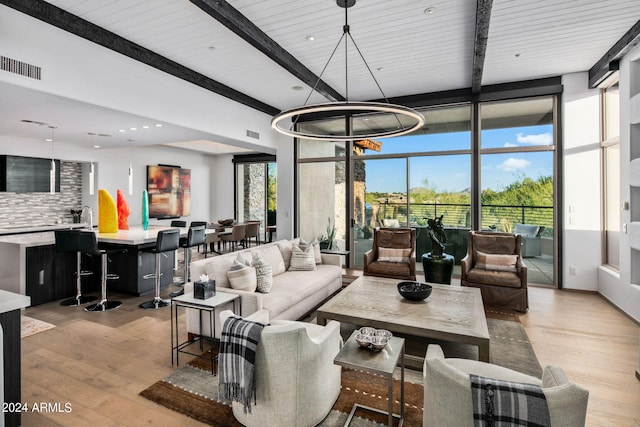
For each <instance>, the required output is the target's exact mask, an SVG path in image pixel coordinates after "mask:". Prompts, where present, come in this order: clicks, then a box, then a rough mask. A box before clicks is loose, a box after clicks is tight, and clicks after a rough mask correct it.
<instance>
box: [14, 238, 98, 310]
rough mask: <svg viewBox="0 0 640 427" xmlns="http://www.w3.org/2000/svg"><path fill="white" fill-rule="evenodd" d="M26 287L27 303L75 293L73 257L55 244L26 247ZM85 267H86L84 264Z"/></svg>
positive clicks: (36, 302) (41, 301)
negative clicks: (28, 298)
mask: <svg viewBox="0 0 640 427" xmlns="http://www.w3.org/2000/svg"><path fill="white" fill-rule="evenodd" d="M25 262H26V287H27V295H29V296H30V297H31V305H39V304H44V303H47V302H51V301H55V300H59V299H63V298H69V297H72V296H74V295H76V283H75V270H76V257H75V254H72V253H58V252H57V251H56V248H55V245H47V246H34V247H29V248H26V261H25ZM85 269H86V267H85Z"/></svg>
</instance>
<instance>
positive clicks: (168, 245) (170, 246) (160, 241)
mask: <svg viewBox="0 0 640 427" xmlns="http://www.w3.org/2000/svg"><path fill="white" fill-rule="evenodd" d="M179 247H180V230H178V229H176V228H171V229H169V230H162V231H159V232H158V237H157V238H156V247H155V248H154V249H153V250H152V251H151V252H152V253H154V254H155V255H156V272H155V273H151V274H145V275H144V276H142V278H143V279H155V282H156V295H155V297H154V298H153V300H151V301H147V302H143V303H142V304H140V307H141V308H144V309H146V310H155V309H157V308H161V307H166V306H168V305H169V301H165V300H163V299H162V298H160V277H161V276H162V273H160V257H161V256H165V257H166V255H165V252H171V251H175V250H177V249H178V248H179Z"/></svg>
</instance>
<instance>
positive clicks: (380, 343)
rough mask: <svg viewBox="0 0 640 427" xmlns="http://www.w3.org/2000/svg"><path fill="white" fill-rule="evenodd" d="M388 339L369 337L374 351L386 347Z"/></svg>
mask: <svg viewBox="0 0 640 427" xmlns="http://www.w3.org/2000/svg"><path fill="white" fill-rule="evenodd" d="M389 339H390V338H389V337H382V336H373V337H371V347H373V349H374V350H377V351H380V350H382V349H383V348H384V347H385V346H386V345H387V343H388V342H389Z"/></svg>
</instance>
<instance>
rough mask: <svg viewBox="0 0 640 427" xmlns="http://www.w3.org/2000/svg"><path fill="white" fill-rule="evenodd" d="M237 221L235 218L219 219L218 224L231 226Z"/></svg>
mask: <svg viewBox="0 0 640 427" xmlns="http://www.w3.org/2000/svg"><path fill="white" fill-rule="evenodd" d="M234 222H235V220H234V219H233V218H230V219H219V220H218V224H220V225H224V226H227V227H228V226H230V225H233V223H234Z"/></svg>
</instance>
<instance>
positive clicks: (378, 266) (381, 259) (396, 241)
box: [363, 228, 416, 280]
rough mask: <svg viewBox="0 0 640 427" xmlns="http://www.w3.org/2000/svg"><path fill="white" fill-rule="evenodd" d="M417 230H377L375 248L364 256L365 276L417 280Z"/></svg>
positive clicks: (374, 241) (374, 236) (374, 235)
mask: <svg viewBox="0 0 640 427" xmlns="http://www.w3.org/2000/svg"><path fill="white" fill-rule="evenodd" d="M415 243H416V230H415V229H412V228H376V229H375V230H374V231H373V246H372V247H371V249H370V250H369V251H367V252H365V254H364V272H363V274H364V275H365V276H377V277H389V278H393V279H401V280H416V259H415V257H414V255H415Z"/></svg>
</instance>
